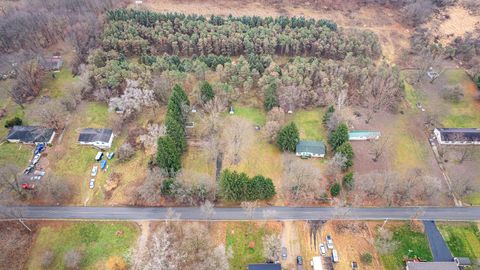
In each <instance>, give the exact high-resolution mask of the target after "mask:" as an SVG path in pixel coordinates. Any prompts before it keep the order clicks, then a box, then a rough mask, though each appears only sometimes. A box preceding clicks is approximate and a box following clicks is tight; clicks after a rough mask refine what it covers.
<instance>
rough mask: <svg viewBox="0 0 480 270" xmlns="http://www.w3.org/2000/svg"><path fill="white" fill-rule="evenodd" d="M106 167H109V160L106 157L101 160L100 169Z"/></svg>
mask: <svg viewBox="0 0 480 270" xmlns="http://www.w3.org/2000/svg"><path fill="white" fill-rule="evenodd" d="M105 168H107V161H106V160H105V159H104V160H102V162H100V169H101V170H105Z"/></svg>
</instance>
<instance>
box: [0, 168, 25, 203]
mask: <svg viewBox="0 0 480 270" xmlns="http://www.w3.org/2000/svg"><path fill="white" fill-rule="evenodd" d="M19 173H20V169H18V168H17V167H16V166H14V165H4V166H2V167H0V192H1V193H6V194H4V196H3V195H2V198H7V197H8V198H11V197H10V196H9V195H11V194H13V195H14V197H15V198H20V199H25V198H26V197H27V192H26V191H25V190H24V189H23V188H22V187H21V179H20V176H19ZM7 193H8V194H7Z"/></svg>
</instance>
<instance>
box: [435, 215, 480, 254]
mask: <svg viewBox="0 0 480 270" xmlns="http://www.w3.org/2000/svg"><path fill="white" fill-rule="evenodd" d="M438 227H439V230H440V232H441V233H442V236H443V238H444V239H445V242H446V243H447V245H448V247H449V249H450V251H451V252H452V255H453V256H454V257H469V258H470V259H471V260H474V259H479V258H480V230H479V228H478V223H440V224H439V226H438Z"/></svg>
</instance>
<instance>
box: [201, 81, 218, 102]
mask: <svg viewBox="0 0 480 270" xmlns="http://www.w3.org/2000/svg"><path fill="white" fill-rule="evenodd" d="M214 97H215V93H214V92H213V88H212V86H211V85H210V84H209V83H208V82H207V81H203V82H202V84H201V85H200V99H201V100H202V102H203V103H207V102H208V101H210V100H212V99H213V98H214Z"/></svg>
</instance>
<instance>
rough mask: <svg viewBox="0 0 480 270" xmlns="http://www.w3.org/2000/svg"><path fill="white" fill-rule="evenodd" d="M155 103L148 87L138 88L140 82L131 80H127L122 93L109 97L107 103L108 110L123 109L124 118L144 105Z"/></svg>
mask: <svg viewBox="0 0 480 270" xmlns="http://www.w3.org/2000/svg"><path fill="white" fill-rule="evenodd" d="M157 105H158V103H157V101H156V100H155V95H154V92H153V91H152V90H150V89H143V88H140V82H138V81H132V80H127V87H126V88H125V91H124V93H123V95H121V96H119V97H114V98H111V99H110V101H109V103H108V107H109V110H111V111H114V110H120V111H123V116H124V118H130V117H131V116H134V115H135V114H136V113H138V112H141V111H142V110H143V108H145V107H147V108H150V107H155V106H157Z"/></svg>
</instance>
